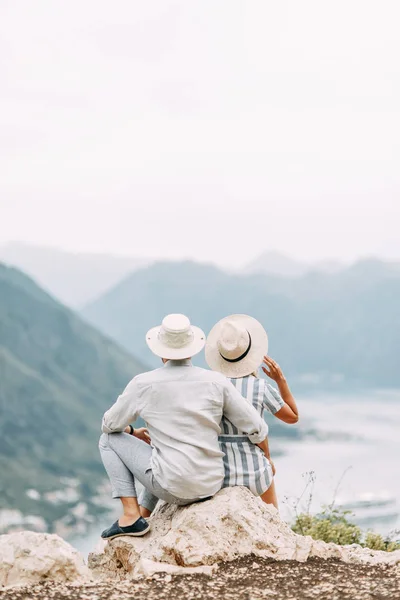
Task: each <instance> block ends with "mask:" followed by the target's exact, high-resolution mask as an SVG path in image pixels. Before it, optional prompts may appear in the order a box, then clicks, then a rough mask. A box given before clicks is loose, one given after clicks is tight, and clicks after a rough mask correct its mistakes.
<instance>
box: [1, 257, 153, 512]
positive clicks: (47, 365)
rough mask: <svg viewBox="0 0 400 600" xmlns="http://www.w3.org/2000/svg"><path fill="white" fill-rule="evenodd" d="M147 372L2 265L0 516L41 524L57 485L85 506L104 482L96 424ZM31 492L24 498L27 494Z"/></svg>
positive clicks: (60, 509) (53, 509) (61, 508)
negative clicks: (71, 489)
mask: <svg viewBox="0 0 400 600" xmlns="http://www.w3.org/2000/svg"><path fill="white" fill-rule="evenodd" d="M143 370H145V367H144V366H143V365H142V363H140V362H138V361H136V360H134V359H133V358H132V357H131V356H130V355H129V354H128V353H127V352H126V351H124V350H122V349H121V348H120V347H119V346H118V345H117V344H116V343H114V342H112V341H111V340H110V339H109V338H107V337H106V336H104V335H102V334H100V333H99V332H97V331H96V330H95V329H93V327H91V326H90V325H88V324H87V323H85V322H84V321H82V319H81V318H80V317H79V316H78V315H76V314H74V313H73V312H72V311H71V310H69V309H68V308H66V307H64V306H62V305H61V304H60V303H58V302H57V301H56V300H54V299H53V298H52V297H51V296H49V295H48V294H47V293H46V292H45V291H44V290H42V289H41V288H40V287H39V286H38V285H36V284H35V283H34V282H33V281H32V280H31V279H30V278H29V277H27V276H26V275H24V274H23V273H21V272H20V271H18V270H16V269H14V268H10V267H7V266H5V265H3V264H1V263H0V472H1V481H0V509H2V508H14V509H18V510H20V511H22V512H23V513H24V514H30V515H41V516H45V518H46V521H47V522H48V523H49V524H51V523H52V522H53V521H54V520H55V519H57V518H59V517H61V516H63V515H64V514H65V511H66V507H65V505H60V506H59V505H56V504H54V503H51V502H48V501H46V500H45V499H44V495H46V493H48V492H52V491H55V490H59V489H60V487H61V488H62V485H61V483H60V480H61V479H62V478H75V479H78V480H79V482H80V493H81V497H83V498H85V500H87V501H88V502H90V499H91V497H92V496H93V495H94V494H95V492H96V489H97V486H98V485H99V483H100V482H101V481H102V480H103V478H104V469H103V466H102V464H101V462H100V458H99V454H98V449H97V441H98V438H99V435H100V427H101V416H102V414H103V412H104V411H105V410H106V409H107V408H108V407H109V406H111V404H112V403H113V402H114V401H115V399H116V398H117V396H118V394H119V393H120V392H121V391H122V389H123V388H124V387H125V385H126V384H127V383H128V381H129V380H130V379H131V378H132V377H133V376H134V375H135V374H137V373H138V372H141V371H143ZM29 489H33V490H35V494H33V496H36V497H30V496H29V494H28V495H27V490H29Z"/></svg>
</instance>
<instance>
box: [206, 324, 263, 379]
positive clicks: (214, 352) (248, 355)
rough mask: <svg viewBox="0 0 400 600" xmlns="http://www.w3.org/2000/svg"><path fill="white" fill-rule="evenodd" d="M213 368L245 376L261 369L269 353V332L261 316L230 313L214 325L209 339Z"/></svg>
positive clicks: (208, 358) (209, 359)
mask: <svg viewBox="0 0 400 600" xmlns="http://www.w3.org/2000/svg"><path fill="white" fill-rule="evenodd" d="M205 354H206V361H207V364H208V366H209V367H210V369H212V370H213V371H219V372H220V373H223V374H224V375H226V377H233V378H235V379H236V378H238V377H245V376H246V375H250V374H251V373H253V372H254V371H256V370H257V369H258V367H259V366H260V365H261V363H262V361H263V358H264V356H266V355H267V354H268V336H267V333H266V331H265V329H264V327H263V326H262V325H261V323H260V322H259V321H257V319H253V317H249V316H248V315H230V316H229V317H225V318H224V319H221V321H219V322H218V323H217V324H216V325H214V327H213V328H212V329H211V331H210V333H209V335H208V338H207V343H206V349H205Z"/></svg>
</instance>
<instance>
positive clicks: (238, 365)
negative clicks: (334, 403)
mask: <svg viewBox="0 0 400 600" xmlns="http://www.w3.org/2000/svg"><path fill="white" fill-rule="evenodd" d="M146 340H147V344H148V346H149V348H150V349H151V350H152V352H153V353H154V354H156V355H157V356H159V357H160V358H161V359H162V362H163V363H164V365H163V367H161V368H160V369H155V370H154V371H149V372H148V373H143V374H141V375H138V376H136V377H135V378H134V379H132V381H131V382H130V383H129V384H128V386H127V387H126V389H125V391H124V392H123V393H122V395H121V396H119V398H118V399H117V401H116V403H115V404H114V405H113V406H112V407H111V408H110V409H109V410H108V411H107V412H106V413H105V415H104V417H103V427H102V429H103V432H104V433H103V435H102V436H101V438H100V444H99V447H100V453H101V458H102V460H103V463H104V466H105V469H106V471H107V474H108V476H109V478H110V481H111V485H112V494H113V498H120V500H121V502H122V506H123V515H122V516H121V517H120V519H119V520H118V521H116V522H115V523H114V525H112V526H111V527H110V528H109V529H107V530H106V531H104V532H103V534H102V537H103V538H107V539H112V538H114V537H117V536H121V535H130V536H141V535H144V534H145V533H147V531H148V530H149V524H148V522H147V521H146V519H145V518H146V517H148V516H150V515H151V513H152V511H153V510H154V508H155V506H156V504H157V502H158V500H159V499H161V500H164V501H165V502H167V503H169V504H177V505H179V506H185V505H188V504H192V503H194V502H201V501H204V500H208V499H210V498H211V497H212V496H213V495H214V494H216V492H218V491H219V490H220V489H221V488H222V487H227V486H234V485H241V486H245V487H247V488H248V489H250V490H251V491H252V492H253V493H254V494H255V495H257V496H260V497H261V498H262V500H264V502H267V503H269V504H273V505H274V506H275V507H277V498H276V493H275V485H274V474H275V468H274V465H273V463H272V461H271V458H270V453H269V447H268V438H267V434H268V427H267V424H266V423H265V421H264V418H263V413H264V410H265V409H266V410H267V411H269V412H271V413H272V414H274V415H275V416H276V417H278V418H279V419H281V420H282V421H285V422H286V423H296V422H297V420H298V412H297V407H296V403H295V400H294V398H293V396H292V394H291V392H290V389H289V387H288V385H287V383H286V380H285V377H284V375H283V373H282V371H281V370H280V368H279V366H278V365H277V364H276V363H275V362H274V361H273V360H272V359H271V358H269V357H268V356H267V351H268V338H267V334H266V332H265V330H264V328H263V327H262V325H261V324H260V323H259V322H258V321H256V319H253V318H252V317H249V316H246V315H232V316H230V317H226V318H225V319H222V320H221V321H220V322H219V323H217V324H216V325H215V327H214V328H213V329H212V331H211V332H210V334H209V336H208V339H207V343H206V336H205V334H204V332H203V331H201V329H199V328H198V327H194V326H192V325H191V324H190V321H189V319H188V318H187V317H185V316H184V315H168V316H167V317H165V319H164V320H163V322H162V325H161V326H159V327H155V328H153V329H151V330H150V331H149V332H148V333H147V336H146ZM204 346H206V348H205V356H206V360H207V363H208V365H209V366H210V367H211V369H212V370H211V371H208V370H206V369H201V368H199V367H194V366H193V365H192V363H191V360H190V359H191V357H192V356H194V355H196V354H198V353H199V352H200V351H201V350H202V349H203V347H204ZM261 364H263V365H264V366H263V367H262V370H263V371H264V373H265V374H266V375H267V376H268V377H270V378H271V379H273V380H274V381H275V382H276V383H277V385H278V388H279V391H278V390H276V389H275V388H273V387H272V386H270V385H269V384H268V383H267V382H266V381H265V380H264V379H259V378H258V376H257V370H258V368H259V367H260V365H261ZM139 417H141V418H142V419H143V420H144V421H145V423H146V428H141V429H133V427H132V425H131V423H134V422H135V421H136V420H137V419H138V418H139ZM136 481H139V482H140V483H141V484H142V486H143V488H144V489H143V491H142V493H141V495H140V498H139V502H138V500H137V494H136V485H135V483H136Z"/></svg>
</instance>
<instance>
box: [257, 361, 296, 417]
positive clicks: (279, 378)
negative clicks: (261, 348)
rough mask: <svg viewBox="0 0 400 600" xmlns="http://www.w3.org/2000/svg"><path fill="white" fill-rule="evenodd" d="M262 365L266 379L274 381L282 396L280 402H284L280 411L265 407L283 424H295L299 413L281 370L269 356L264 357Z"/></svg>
mask: <svg viewBox="0 0 400 600" xmlns="http://www.w3.org/2000/svg"><path fill="white" fill-rule="evenodd" d="M263 363H264V365H265V366H266V367H268V368H267V369H266V368H265V367H262V370H263V371H264V373H265V374H266V375H267V377H269V378H270V379H272V380H273V381H275V383H276V384H277V386H278V388H279V392H280V394H281V396H282V400H283V401H284V405H283V406H282V408H280V410H276V409H275V410H273V408H272V407H270V406H267V408H268V409H269V411H270V412H272V414H274V415H275V417H277V418H278V419H280V420H281V421H284V422H285V423H289V424H294V423H297V421H298V420H299V411H298V408H297V404H296V400H295V399H294V396H293V394H292V392H291V391H290V388H289V384H288V382H287V381H286V377H285V376H284V374H283V371H282V369H281V368H280V366H279V365H278V363H276V362H275V361H274V360H272V358H270V357H269V356H264V361H263ZM271 389H272V388H271ZM275 392H276V390H275ZM282 400H281V403H282Z"/></svg>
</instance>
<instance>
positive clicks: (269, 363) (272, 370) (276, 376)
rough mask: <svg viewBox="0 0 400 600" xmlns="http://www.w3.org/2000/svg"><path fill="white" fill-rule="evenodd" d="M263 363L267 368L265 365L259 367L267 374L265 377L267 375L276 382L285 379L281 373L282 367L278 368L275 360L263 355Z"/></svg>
mask: <svg viewBox="0 0 400 600" xmlns="http://www.w3.org/2000/svg"><path fill="white" fill-rule="evenodd" d="M263 364H264V365H265V366H266V367H268V368H267V369H266V368H265V367H261V368H262V370H263V371H264V373H265V374H266V375H267V377H269V378H270V379H272V380H273V381H275V382H276V383H279V382H280V381H285V376H284V374H283V371H282V369H281V368H280V366H279V365H278V363H277V362H275V361H274V360H272V358H271V357H270V356H264V360H263Z"/></svg>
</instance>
